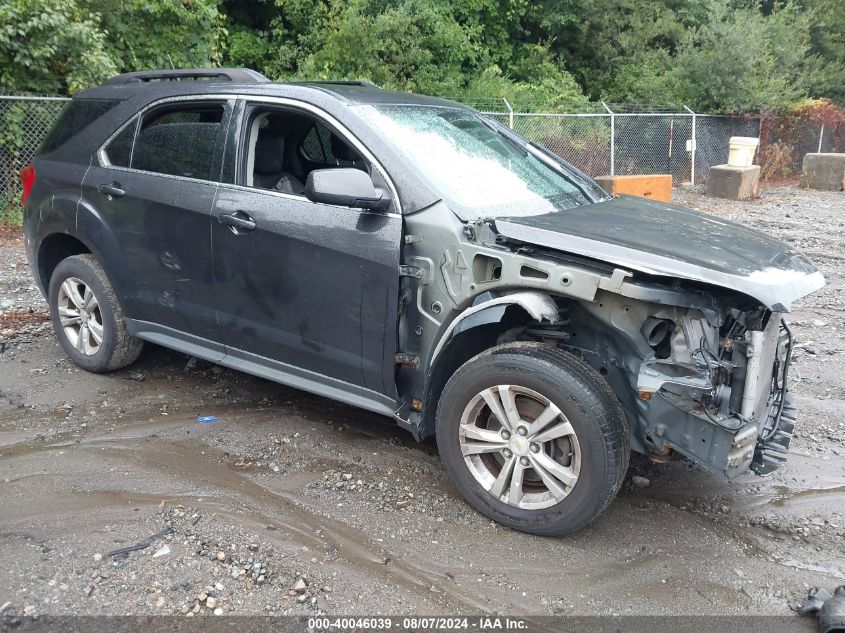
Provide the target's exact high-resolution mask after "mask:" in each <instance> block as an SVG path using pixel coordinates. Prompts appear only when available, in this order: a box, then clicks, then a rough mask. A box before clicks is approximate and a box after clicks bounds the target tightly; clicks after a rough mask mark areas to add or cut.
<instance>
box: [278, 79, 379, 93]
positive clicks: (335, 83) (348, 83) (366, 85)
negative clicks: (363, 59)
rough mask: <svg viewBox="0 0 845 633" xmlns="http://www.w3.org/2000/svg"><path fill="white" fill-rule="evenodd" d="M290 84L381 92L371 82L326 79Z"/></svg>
mask: <svg viewBox="0 0 845 633" xmlns="http://www.w3.org/2000/svg"><path fill="white" fill-rule="evenodd" d="M291 83H304V84H315V85H318V86H361V87H362V88H378V89H379V90H381V86H379V85H377V84H374V83H373V82H371V81H344V80H336V81H335V80H331V79H327V80H324V81H302V82H296V81H294V82H291Z"/></svg>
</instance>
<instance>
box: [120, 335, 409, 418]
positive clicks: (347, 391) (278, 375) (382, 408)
mask: <svg viewBox="0 0 845 633" xmlns="http://www.w3.org/2000/svg"><path fill="white" fill-rule="evenodd" d="M126 329H127V330H129V333H130V334H131V335H132V336H136V337H138V338H140V339H143V340H145V341H149V342H150V343H155V344H156V345H161V346H162V347H168V348H170V349H174V350H176V351H178V352H182V353H184V354H190V355H191V356H196V357H197V358H202V359H203V360H207V361H210V362H212V363H217V364H219V365H223V366H224V367H230V368H231V369H237V370H238V371H242V372H244V373H247V374H252V375H253V376H259V377H260V378H265V379H267V380H272V381H273V382H277V383H279V384H282V385H286V386H288V387H293V388H295V389H301V390H303V391H307V392H309V393H313V394H316V395H318V396H324V397H326V398H331V399H332V400H337V401H338V402H343V403H344V404H349V405H352V406H353V407H358V408H360V409H366V410H367V411H372V412H373V413H380V414H381V415H386V416H388V417H391V418H392V417H393V412H394V411H395V410H396V409H397V408H398V406H399V403H397V402H396V400H394V399H392V398H390V397H388V396H385V395H383V394H380V393H377V392H375V391H372V390H370V389H366V388H364V387H361V386H358V385H353V384H350V383H348V382H344V381H342V380H337V379H336V378H331V377H329V376H324V375H322V374H318V373H316V372H313V371H309V370H307V369H302V368H300V367H295V366H293V365H288V364H287V363H283V362H281V361H277V360H273V359H271V358H265V357H264V356H259V355H258V354H252V353H251V352H245V351H243V350H240V349H234V348H231V347H225V346H224V345H221V344H220V343H215V342H214V341H209V340H208V339H204V338H200V337H198V336H194V335H192V334H188V333H186V332H182V331H180V330H175V329H173V328H169V327H166V326H163V325H158V324H156V323H150V322H148V321H138V320H135V319H126Z"/></svg>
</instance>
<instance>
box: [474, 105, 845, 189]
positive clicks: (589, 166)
mask: <svg viewBox="0 0 845 633" xmlns="http://www.w3.org/2000/svg"><path fill="white" fill-rule="evenodd" d="M486 114H487V115H488V116H491V117H493V118H495V119H496V120H498V121H500V122H501V123H503V124H504V125H508V126H509V127H511V128H513V129H514V130H515V131H517V132H519V133H520V134H522V135H523V136H525V137H527V138H529V139H530V140H532V141H535V142H537V143H540V144H542V145H544V146H545V147H547V148H549V149H551V150H552V151H553V152H555V153H556V154H557V155H558V156H560V157H561V158H563V159H565V160H567V161H569V162H570V163H572V164H573V165H575V166H576V167H578V168H579V169H581V170H582V171H584V172H585V173H587V174H588V175H590V176H593V177H595V176H603V175H634V174H671V175H672V179H673V181H674V182H675V183H682V182H691V183H693V184H704V183H706V182H707V174H708V172H709V171H710V168H711V167H713V166H715V165H723V164H725V163H726V162H727V159H728V146H729V142H730V138H731V137H732V136H751V137H755V138H758V139H760V153H759V154H758V159H759V161H763V163H765V160H766V159H767V158H769V157H771V158H774V154H775V153H773V152H771V151H767V150H768V147H769V146H770V145H772V144H776V143H778V144H779V146H778V148H776V149H777V150H779V152H781V153H786V154H788V157H786V158H781V157H778V161H779V162H778V166H777V168H776V169H774V170H769V171H770V172H771V173H769V174H767V173H766V169H765V167H766V166H765V164H764V177H765V176H766V175H769V176H771V177H773V178H775V177H777V178H791V177H795V176H798V175H799V174H800V173H801V163H802V161H803V159H804V154H807V153H808V152H816V151H823V152H831V151H843V150H845V138H843V137H845V130H841V131H839V132H840V133H834V131H832V130H829V129H828V130H826V131H825V129H824V126H822V125H819V124H813V123H811V122H809V121H802V122H799V123H798V124H796V123H795V122H793V121H792V120H791V119H789V118H788V117H784V118H780V117H763V116H721V115H711V114H698V113H696V112H692V111H691V110H687V111H681V112H672V113H666V112H624V113H616V112H613V111H609V112H607V113H604V114H601V113H588V114H534V113H532V114H526V113H520V112H487V113H486ZM786 121H790V124H789V125H786V123H785V122H786Z"/></svg>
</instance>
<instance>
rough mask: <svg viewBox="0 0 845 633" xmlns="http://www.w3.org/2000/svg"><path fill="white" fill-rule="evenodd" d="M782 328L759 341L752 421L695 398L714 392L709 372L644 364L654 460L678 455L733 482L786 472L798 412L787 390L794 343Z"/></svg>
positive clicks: (642, 382)
mask: <svg viewBox="0 0 845 633" xmlns="http://www.w3.org/2000/svg"><path fill="white" fill-rule="evenodd" d="M778 326H779V327H778V329H776V328H775V327H769V328H767V330H768V331H767V332H766V336H765V338H762V339H761V338H760V337H757V341H756V342H757V346H756V350H755V352H752V354H749V356H752V357H753V354H754V353H756V354H759V355H760V356H761V357H762V358H761V359H760V360H761V362H759V363H757V367H756V368H754V374H753V376H754V378H756V380H752V384H750V385H747V386H746V389H745V392H744V393H743V396H745V397H744V398H743V403H744V404H745V406H746V410H747V408H748V404H747V403H748V402H749V400H750V401H751V402H753V403H754V405H753V406H754V411H753V414H752V415H751V416H747V417H746V416H743V415H741V414H737V415H728V414H727V406H726V405H727V403H726V402H725V403H724V404H725V407H724V409H722V412H721V413H720V412H718V411H716V410H714V409H713V408H712V407H711V408H708V409H705V408H704V405H703V404H702V402H701V400H700V396H696V395H695V394H696V393H698V394H704V393H707V392H711V391H712V389H713V387H712V385H711V381H710V374H709V372H708V371H707V369H706V368H702V367H690V366H681V367H679V366H677V365H676V366H675V367H672V364H671V363H669V362H666V361H662V362H661V361H651V362H646V363H643V366H642V367H641V370H640V374H639V384H638V387H639V388H640V389H643V388H645V389H647V390H648V391H650V392H651V395H653V396H654V397H650V398H648V399H643V398H642V395H641V397H640V403H639V405H640V407H641V418H640V419H641V420H643V421H646V422H645V426H646V428H645V431H644V434H643V438H644V444H645V447H646V449H647V450H648V451H649V452H650V453H651V455H652V457H653V458H654V459H656V460H658V461H662V460H665V459H666V458H667V456H669V455H671V453H672V452H673V451H674V452H677V453H680V454H682V455H684V456H685V457H687V458H689V459H691V460H693V461H695V462H697V463H699V464H701V465H703V466H705V467H707V468H708V469H709V470H711V471H713V472H716V473H719V474H722V475H724V476H726V477H728V478H732V477H736V476H737V475H740V474H742V473H744V472H747V471H748V470H749V469H751V470H752V471H753V472H755V473H757V474H758V475H767V474H770V473H771V472H773V471H774V470H776V469H777V468H778V467H779V466H780V465H781V464H783V462H784V461H785V460H786V454H787V453H788V452H789V445H790V442H791V440H792V435H793V433H794V429H795V421H796V418H797V410H796V409H795V407H794V406H793V405H792V400H791V398H790V396H789V393H788V392H787V391H786V388H785V387H786V384H787V376H788V369H789V363H790V358H791V350H792V343H793V341H792V335H791V333H790V332H789V329H788V327H787V326H786V325H785V324H783V325H780V324H778ZM772 339H774V340H772ZM752 367H753V365H752ZM766 368H772V370H771V373H769V372H767V370H766ZM749 396H750V398H749ZM761 400H762V402H761Z"/></svg>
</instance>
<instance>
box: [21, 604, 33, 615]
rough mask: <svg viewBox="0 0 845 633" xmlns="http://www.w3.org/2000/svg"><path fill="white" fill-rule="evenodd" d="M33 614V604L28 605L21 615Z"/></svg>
mask: <svg viewBox="0 0 845 633" xmlns="http://www.w3.org/2000/svg"><path fill="white" fill-rule="evenodd" d="M34 613H35V605H34V604H28V605H26V606H25V607H24V608H23V614H24V615H33V614H34Z"/></svg>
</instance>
